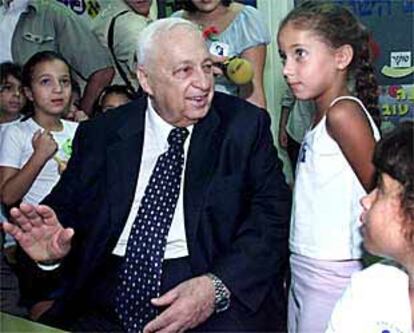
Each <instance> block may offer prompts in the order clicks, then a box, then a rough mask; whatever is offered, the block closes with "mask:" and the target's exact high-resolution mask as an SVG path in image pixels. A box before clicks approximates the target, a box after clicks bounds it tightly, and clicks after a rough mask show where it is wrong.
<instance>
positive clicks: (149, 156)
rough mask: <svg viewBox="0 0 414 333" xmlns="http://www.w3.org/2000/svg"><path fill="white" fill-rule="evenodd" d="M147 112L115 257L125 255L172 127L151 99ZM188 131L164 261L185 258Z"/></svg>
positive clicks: (189, 128) (165, 148)
mask: <svg viewBox="0 0 414 333" xmlns="http://www.w3.org/2000/svg"><path fill="white" fill-rule="evenodd" d="M146 112H147V114H146V117H145V133H144V145H143V149H142V158H141V167H140V170H139V175H138V182H137V185H136V190H135V197H134V201H133V203H132V207H131V210H130V212H129V215H128V219H127V222H126V224H125V226H124V230H123V231H122V233H121V236H120V238H119V240H118V243H117V244H116V246H115V248H114V250H113V252H112V253H113V254H115V255H118V256H124V255H125V252H126V248H127V243H128V238H129V234H130V232H131V228H132V225H133V223H134V221H135V218H136V216H137V213H138V209H139V206H140V204H141V199H142V197H143V196H144V192H145V188H146V187H147V184H148V182H149V179H150V177H151V174H152V170H153V169H154V166H155V163H156V162H157V159H158V156H160V155H161V154H162V153H164V152H166V151H167V150H168V142H167V138H168V135H169V134H170V132H171V130H172V129H173V128H174V127H173V126H172V125H170V124H168V123H167V122H166V121H165V120H163V119H162V118H161V117H160V116H159V115H158V114H157V112H156V111H155V110H154V108H153V107H152V105H151V101H150V100H148V108H147V111H146ZM187 129H188V131H189V132H190V133H189V136H188V137H187V139H186V141H185V143H184V167H183V171H182V177H181V187H180V194H179V197H178V202H177V206H176V208H175V213H174V217H173V221H172V224H171V228H170V230H169V233H168V237H167V246H166V250H165V254H164V259H173V258H181V257H185V256H188V248H187V238H186V234H185V223H184V204H183V192H184V174H185V165H186V161H187V152H188V147H189V144H190V140H191V134H192V130H193V126H189V127H187Z"/></svg>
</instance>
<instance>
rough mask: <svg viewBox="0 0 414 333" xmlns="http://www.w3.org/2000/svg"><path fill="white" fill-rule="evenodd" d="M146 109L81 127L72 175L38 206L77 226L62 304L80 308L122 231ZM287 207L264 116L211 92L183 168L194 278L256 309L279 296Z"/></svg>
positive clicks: (137, 105)
mask: <svg viewBox="0 0 414 333" xmlns="http://www.w3.org/2000/svg"><path fill="white" fill-rule="evenodd" d="M146 107H147V101H146V98H141V99H138V100H136V101H134V102H132V103H129V104H127V105H126V106H123V107H121V108H119V109H117V110H113V111H111V112H108V113H106V114H104V115H103V116H102V117H98V118H96V119H94V120H92V121H89V122H86V123H82V124H81V125H80V126H79V128H78V131H77V133H76V136H75V139H74V146H73V155H72V157H71V159H70V162H69V165H68V168H67V170H66V171H65V172H64V174H63V175H62V178H61V180H60V182H59V183H58V184H57V186H56V187H55V188H54V190H53V191H52V193H51V194H50V195H49V196H48V197H47V198H46V199H45V200H44V203H45V204H47V205H50V206H51V207H52V208H53V209H55V211H56V213H57V216H58V218H59V220H60V221H61V223H62V224H63V225H64V226H65V227H68V226H70V227H73V228H74V229H75V237H74V241H73V247H72V250H71V252H70V255H69V256H68V257H67V258H66V259H65V263H64V265H66V267H69V269H67V281H69V282H68V283H67V285H68V290H66V296H65V297H66V301H67V302H68V300H69V299H76V300H77V304H78V306H79V305H80V304H81V302H80V301H79V300H81V299H82V297H86V295H87V294H88V290H87V289H88V288H87V287H86V286H88V285H89V286H90V285H93V281H92V279H96V278H97V277H96V276H95V274H94V272H96V270H97V269H98V267H99V266H100V265H102V262H103V261H104V260H105V258H107V256H108V254H109V253H111V252H112V250H113V249H114V247H115V245H116V243H117V241H118V238H119V236H120V234H121V232H122V230H123V227H124V224H125V222H126V219H127V216H128V213H129V210H130V206H131V204H132V201H133V197H134V193H135V187H136V183H137V177H138V171H139V168H140V162H141V161H140V159H141V153H142V145H143V137H144V124H145V122H144V120H145V114H146V112H145V110H146ZM290 205H291V195H290V190H289V188H288V186H287V185H286V183H285V179H284V176H283V173H282V163H281V162H280V160H279V159H278V157H277V151H276V149H275V147H274V145H273V139H272V136H271V133H270V119H269V116H268V114H267V112H265V111H264V110H260V109H258V108H257V107H255V106H253V105H252V104H250V103H247V102H245V101H243V100H241V99H238V98H235V97H232V96H228V95H224V94H220V93H216V94H215V97H214V100H213V103H212V106H211V109H210V111H209V113H208V114H207V116H206V117H205V118H204V119H202V120H201V121H200V122H199V123H197V124H196V125H195V127H194V130H193V134H192V137H191V142H190V146H189V151H188V157H187V165H186V171H185V181H184V211H185V228H186V235H187V242H188V249H189V254H190V258H189V259H190V263H191V268H192V270H193V272H194V276H197V275H200V274H203V273H206V272H213V273H214V274H216V275H217V276H219V277H220V278H221V279H222V280H223V281H224V283H225V284H226V286H227V287H228V288H229V289H230V290H231V292H232V295H233V296H234V297H236V298H237V299H238V300H239V301H240V302H241V303H242V304H243V305H245V306H246V308H248V309H250V310H251V311H253V312H254V311H257V310H258V309H259V308H260V306H261V305H262V303H263V301H264V299H265V297H266V296H267V295H269V293H271V292H274V291H275V290H276V289H277V288H279V289H278V290H276V293H279V294H278V297H280V298H282V295H281V288H280V286H281V283H280V281H281V280H282V278H283V276H282V273H281V272H282V269H283V266H284V265H285V264H286V260H287V256H288V250H287V248H288V246H287V240H288V224H289V217H290Z"/></svg>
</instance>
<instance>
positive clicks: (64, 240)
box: [57, 228, 75, 250]
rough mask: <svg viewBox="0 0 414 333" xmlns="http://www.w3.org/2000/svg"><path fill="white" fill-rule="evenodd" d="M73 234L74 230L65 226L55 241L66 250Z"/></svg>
mask: <svg viewBox="0 0 414 333" xmlns="http://www.w3.org/2000/svg"><path fill="white" fill-rule="evenodd" d="M74 234H75V231H74V230H73V229H72V228H67V229H64V230H62V232H61V233H60V235H59V237H58V239H57V243H58V245H59V247H60V248H62V249H64V250H68V249H69V248H70V243H71V239H72V237H73V235H74Z"/></svg>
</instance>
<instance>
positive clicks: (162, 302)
mask: <svg viewBox="0 0 414 333" xmlns="http://www.w3.org/2000/svg"><path fill="white" fill-rule="evenodd" d="M178 296H179V293H178V290H177V288H174V289H171V290H170V291H168V292H167V293H165V294H164V295H162V296H160V297H158V298H153V299H152V300H151V303H152V304H153V305H155V306H167V305H170V304H171V303H173V302H174V301H175V300H176V299H177V298H178Z"/></svg>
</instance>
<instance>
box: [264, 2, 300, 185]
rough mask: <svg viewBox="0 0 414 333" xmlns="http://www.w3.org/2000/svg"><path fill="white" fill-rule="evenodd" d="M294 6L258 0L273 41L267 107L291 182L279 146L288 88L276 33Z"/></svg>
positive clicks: (267, 71)
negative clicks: (282, 101) (284, 95)
mask: <svg viewBox="0 0 414 333" xmlns="http://www.w3.org/2000/svg"><path fill="white" fill-rule="evenodd" d="M292 8H293V0H277V1H275V0H257V9H258V10H259V11H260V12H261V14H262V15H263V17H264V18H265V21H266V24H267V26H268V27H269V30H270V33H271V36H272V42H271V43H270V45H269V46H268V48H267V58H266V67H265V73H264V81H265V82H264V86H265V91H266V98H267V106H268V107H267V109H268V111H269V113H270V116H271V119H272V133H273V137H274V141H275V144H276V146H277V147H278V152H279V157H280V158H281V159H282V160H283V162H284V168H283V171H284V173H285V175H286V178H287V180H288V182H289V183H291V181H292V176H291V169H290V165H289V163H287V162H286V161H287V160H288V157H287V154H286V151H285V150H284V149H280V148H279V144H278V140H277V137H278V128H279V115H280V100H281V97H282V94H283V92H284V91H285V89H286V83H285V80H284V79H283V75H282V63H281V61H280V57H279V52H278V47H277V40H276V34H277V30H278V26H279V22H280V21H281V20H282V19H283V18H284V17H285V15H286V14H287V13H288V12H289V11H290V10H291V9H292Z"/></svg>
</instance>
